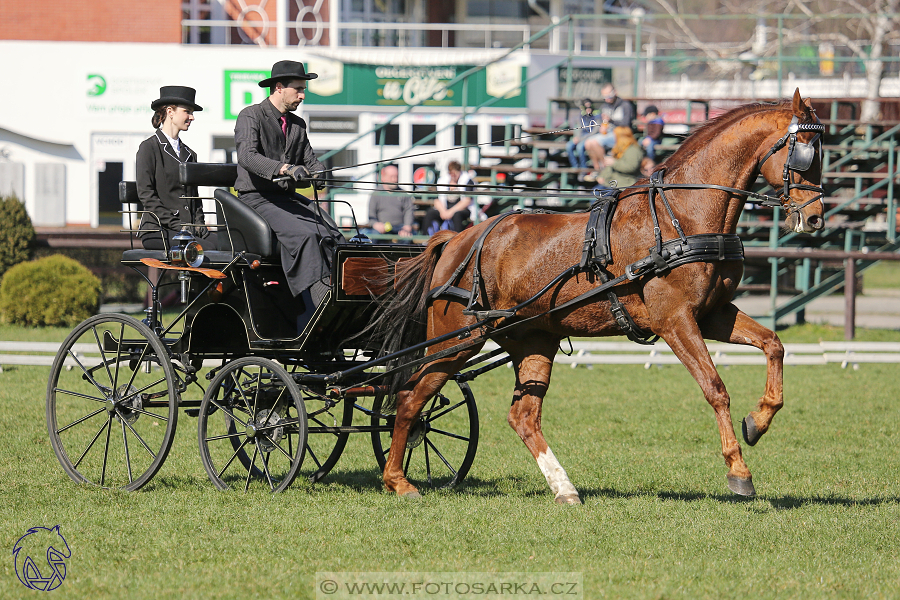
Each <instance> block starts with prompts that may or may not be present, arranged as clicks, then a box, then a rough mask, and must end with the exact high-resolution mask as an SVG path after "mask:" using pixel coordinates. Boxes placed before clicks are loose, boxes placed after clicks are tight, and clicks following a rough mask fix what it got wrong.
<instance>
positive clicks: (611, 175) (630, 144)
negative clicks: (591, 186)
mask: <svg viewBox="0 0 900 600" xmlns="http://www.w3.org/2000/svg"><path fill="white" fill-rule="evenodd" d="M614 133H615V135H616V144H615V145H614V146H613V147H612V150H610V154H611V155H612V156H606V157H604V159H603V160H604V163H605V165H606V167H605V168H603V169H602V170H601V171H600V173H599V174H598V175H596V182H597V185H598V186H601V187H610V182H611V181H615V182H616V186H617V187H620V188H622V187H628V186H629V185H633V184H634V182H635V181H637V180H638V179H640V178H641V177H643V176H644V175H643V173H641V161H642V160H643V158H644V151H643V150H641V145H640V144H638V141H637V140H636V139H634V133H633V132H632V131H631V128H630V127H616V128H615V130H614ZM585 179H586V180H587V177H585Z"/></svg>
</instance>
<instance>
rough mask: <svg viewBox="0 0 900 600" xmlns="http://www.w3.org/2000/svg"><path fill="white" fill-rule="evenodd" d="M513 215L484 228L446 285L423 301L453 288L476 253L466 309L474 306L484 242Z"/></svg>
mask: <svg viewBox="0 0 900 600" xmlns="http://www.w3.org/2000/svg"><path fill="white" fill-rule="evenodd" d="M515 214H520V213H519V212H518V211H512V212H508V213H505V214H502V215H500V216H499V217H497V219H496V220H495V221H494V222H493V223H491V224H490V226H488V227H486V228H485V230H484V231H482V232H481V235H479V236H478V239H477V240H475V243H474V244H472V247H471V248H469V253H468V254H466V257H465V258H464V259H463V261H462V262H461V263H459V266H458V267H456V270H455V271H453V275H451V276H450V279H448V280H447V283H445V284H444V285H442V286H440V287H437V288H434V289H432V290H431V291H429V292H428V295H427V296H426V297H425V301H426V302H428V301H430V300H433V299H434V298H437V297H438V296H440V295H441V294H443V293H444V292H445V291H447V289H449V288H450V287H452V286H455V285H456V282H457V281H459V279H460V277H462V274H463V271H465V270H466V267H467V266H468V265H469V261H470V260H472V256H473V255H474V254H475V253H476V252H477V253H478V256H477V259H476V261H475V268H474V274H473V277H472V279H473V286H472V295H471V297H470V299H469V305H468V306H467V308H471V307H472V306H473V305H474V304H475V298H476V296H477V295H478V283H479V281H480V279H481V275H480V272H479V268H478V265H479V264H480V263H481V249H482V247H483V246H484V240H485V238H487V236H488V234H489V233H490V232H491V231H493V230H494V227H496V226H497V225H499V224H500V221H502V220H503V219H505V218H506V217H511V216H512V215H515Z"/></svg>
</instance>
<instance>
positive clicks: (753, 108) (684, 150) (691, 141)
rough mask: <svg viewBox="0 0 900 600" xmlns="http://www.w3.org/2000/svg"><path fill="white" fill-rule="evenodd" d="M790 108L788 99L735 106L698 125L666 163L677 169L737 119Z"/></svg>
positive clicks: (670, 167)
mask: <svg viewBox="0 0 900 600" xmlns="http://www.w3.org/2000/svg"><path fill="white" fill-rule="evenodd" d="M790 108H791V103H790V101H788V100H783V101H781V102H778V103H776V104H769V103H761V102H757V103H754V104H746V105H744V106H739V107H737V108H733V109H731V110H729V111H728V112H726V113H722V114H721V115H719V116H718V117H715V118H714V119H710V120H709V121H707V122H706V123H704V124H703V125H700V126H699V127H697V129H695V130H694V131H693V132H691V134H690V135H689V136H688V137H687V138H686V139H685V140H684V142H682V143H681V146H680V147H679V149H678V151H676V152H675V154H673V155H672V156H670V157H669V158H668V159H666V160H665V162H664V164H665V165H666V167H667V168H668V170H669V171H674V170H676V169H677V168H678V167H680V166H681V164H682V163H683V162H684V161H685V159H686V158H687V157H688V156H691V155H693V154H694V153H695V152H698V151H699V150H700V149H701V148H703V146H705V145H706V144H707V143H709V140H710V139H712V138H713V137H715V136H716V135H718V133H719V131H720V130H721V129H722V128H723V127H726V126H728V125H730V124H731V123H733V122H735V121H739V120H741V119H743V118H744V117H746V116H747V115H750V114H755V113H760V112H765V111H780V110H785V109H787V110H790Z"/></svg>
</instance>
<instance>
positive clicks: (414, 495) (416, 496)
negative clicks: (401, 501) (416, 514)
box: [400, 490, 422, 500]
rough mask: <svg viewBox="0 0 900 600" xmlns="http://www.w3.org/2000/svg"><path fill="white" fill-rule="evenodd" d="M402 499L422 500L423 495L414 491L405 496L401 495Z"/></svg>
mask: <svg viewBox="0 0 900 600" xmlns="http://www.w3.org/2000/svg"><path fill="white" fill-rule="evenodd" d="M400 497H401V498H406V499H407V500H420V499H421V498H422V494H420V493H419V492H417V491H416V490H413V491H411V492H406V493H405V494H400Z"/></svg>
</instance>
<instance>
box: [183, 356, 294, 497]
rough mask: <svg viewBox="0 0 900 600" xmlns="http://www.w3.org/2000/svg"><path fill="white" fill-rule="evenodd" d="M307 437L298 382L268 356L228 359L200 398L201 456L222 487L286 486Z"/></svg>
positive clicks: (274, 489)
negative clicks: (201, 400) (267, 357)
mask: <svg viewBox="0 0 900 600" xmlns="http://www.w3.org/2000/svg"><path fill="white" fill-rule="evenodd" d="M306 437H307V428H306V409H305V407H304V404H303V398H302V396H301V393H300V388H299V387H297V384H296V383H295V382H294V380H293V378H292V377H291V376H290V375H289V374H288V373H287V371H285V370H284V369H283V368H281V367H280V366H278V364H276V363H274V362H272V361H271V360H269V359H266V358H258V357H252V356H251V357H246V358H240V359H238V360H235V361H233V362H231V363H229V364H227V365H226V366H225V367H224V368H223V369H222V370H220V371H219V372H218V373H217V374H216V376H215V378H213V380H212V382H211V383H210V385H209V388H208V389H207V390H206V394H205V395H204V396H203V402H202V403H201V404H200V415H199V424H198V438H199V442H200V458H201V459H202V461H203V467H204V468H205V469H206V473H207V474H208V475H209V478H210V480H211V481H212V482H213V484H214V485H215V486H216V487H217V488H219V489H220V490H227V489H232V488H239V489H243V490H244V491H247V490H248V489H250V487H251V486H254V487H257V486H258V487H263V488H265V489H268V490H270V491H272V492H282V491H284V490H285V489H286V488H287V487H288V486H289V485H290V484H291V482H292V481H294V478H295V477H296V476H297V473H298V471H299V470H300V465H301V464H302V462H303V457H304V455H305V452H306Z"/></svg>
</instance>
